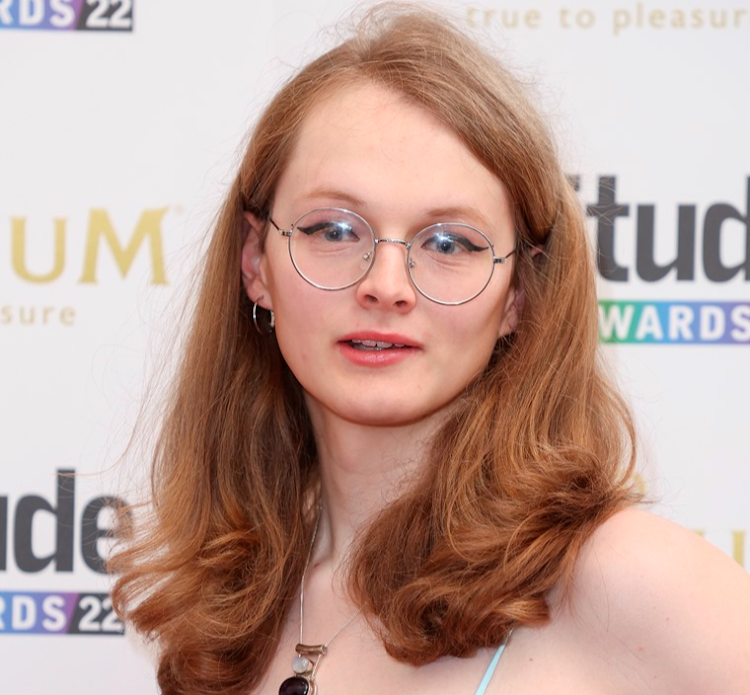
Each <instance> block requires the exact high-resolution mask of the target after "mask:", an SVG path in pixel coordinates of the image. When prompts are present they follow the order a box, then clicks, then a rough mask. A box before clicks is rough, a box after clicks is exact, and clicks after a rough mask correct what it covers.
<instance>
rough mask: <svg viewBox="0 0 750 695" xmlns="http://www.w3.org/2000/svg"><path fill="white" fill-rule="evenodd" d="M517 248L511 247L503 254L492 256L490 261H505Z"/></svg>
mask: <svg viewBox="0 0 750 695" xmlns="http://www.w3.org/2000/svg"><path fill="white" fill-rule="evenodd" d="M516 250H517V249H513V250H512V251H511V252H510V253H506V254H505V255H504V256H493V257H492V262H493V263H505V261H507V260H508V259H509V258H510V257H511V256H512V255H513V254H514V253H515V252H516Z"/></svg>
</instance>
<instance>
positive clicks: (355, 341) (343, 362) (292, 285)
mask: <svg viewBox="0 0 750 695" xmlns="http://www.w3.org/2000/svg"><path fill="white" fill-rule="evenodd" d="M321 206H332V207H340V208H347V209H349V210H352V211H353V212H356V213H358V214H359V215H361V216H362V217H364V218H365V219H366V220H367V221H368V222H369V223H370V225H371V226H372V227H373V229H374V230H375V233H376V235H377V236H378V237H380V238H390V239H394V238H396V239H405V240H407V241H408V240H410V239H411V238H412V237H413V236H414V235H415V234H416V233H417V232H418V231H419V230H421V229H423V228H424V227H426V226H428V225H430V224H434V223H436V222H463V223H467V224H470V225H473V226H474V227H477V228H479V229H481V230H482V231H483V232H484V233H485V234H486V235H487V236H488V237H489V238H490V240H491V241H492V243H493V245H494V247H495V252H496V255H499V256H504V255H506V254H507V253H509V252H510V251H512V250H513V248H514V246H515V234H514V229H513V218H512V213H511V207H510V202H509V200H508V196H507V194H506V191H505V188H504V186H503V185H502V184H501V183H500V181H499V180H498V179H497V178H496V177H495V176H494V175H493V174H492V173H490V172H489V171H488V170H487V169H486V168H485V167H484V166H483V165H482V164H481V163H480V162H479V161H478V160H477V159H476V158H475V157H474V156H473V155H472V154H471V153H470V152H469V150H468V149H467V148H466V147H465V146H464V145H463V144H462V142H461V141H460V140H459V139H458V138H457V136H456V135H455V134H453V132H452V131H450V130H449V129H448V128H447V127H446V126H444V125H442V124H441V123H440V122H439V121H438V120H436V119H435V118H434V117H433V116H432V115H431V114H429V113H428V112H427V111H425V110H424V109H422V108H420V107H419V106H416V105H413V104H409V103H408V102H407V101H406V99H405V98H404V97H402V96H400V95H398V94H397V93H394V92H392V91H389V90H386V89H383V88H381V87H377V86H374V85H366V86H357V87H348V88H345V89H341V90H338V91H336V92H335V93H333V95H331V96H329V97H327V98H326V99H324V100H323V101H322V102H321V103H320V104H319V105H318V106H317V108H316V109H315V110H314V111H313V112H312V113H311V114H310V115H309V116H308V118H307V119H306V121H305V122H304V124H303V126H302V128H301V132H300V134H299V139H298V141H297V145H296V147H295V149H294V151H293V153H292V156H291V159H290V161H289V164H288V166H287V168H286V170H285V171H284V173H283V175H282V177H281V179H280V181H279V184H278V188H277V190H276V195H275V199H274V204H273V209H272V210H271V217H272V218H273V220H274V221H275V222H276V223H277V224H278V225H279V226H280V227H282V228H284V229H288V228H289V226H290V225H291V224H292V223H293V222H294V221H295V220H296V219H297V218H298V217H299V216H300V215H301V214H302V213H304V212H306V211H309V210H311V209H313V208H317V207H321ZM248 219H249V221H250V224H251V227H252V231H251V233H250V234H249V236H248V240H247V242H246V243H245V247H244V249H243V272H244V273H245V275H246V277H247V280H246V286H247V291H248V295H249V296H250V298H251V299H252V300H253V301H255V300H257V299H258V298H259V297H260V296H261V295H262V299H261V300H260V301H259V304H260V305H261V306H263V307H266V308H268V309H272V310H273V311H274V312H275V320H276V338H277V340H278V345H279V348H280V350H281V352H282V354H283V356H284V359H285V360H286V362H287V364H288V365H289V367H290V368H291V370H292V372H293V373H294V374H295V376H296V377H297V379H298V380H299V382H300V384H301V385H302V387H303V388H304V390H305V392H306V398H307V402H308V406H309V408H310V411H311V416H312V417H313V421H314V422H316V421H317V422H320V418H334V419H343V420H346V421H350V422H355V423H359V424H363V425H372V426H397V425H407V424H415V423H419V422H422V421H426V420H430V419H434V418H435V417H439V416H440V414H441V413H442V412H443V411H444V410H445V409H446V408H447V407H448V406H449V405H450V404H451V402H452V401H453V400H454V399H455V398H456V396H457V395H459V394H460V393H461V391H462V390H463V389H464V388H465V387H466V385H467V384H468V383H469V382H470V381H471V380H472V379H474V377H476V376H477V375H478V374H480V373H481V372H482V371H483V370H484V368H485V367H486V365H487V363H488V361H489V359H490V357H491V354H492V351H493V348H494V346H495V344H496V342H497V340H498V338H500V337H501V336H503V335H506V334H507V333H509V332H511V331H512V330H513V328H514V326H515V321H516V319H517V317H516V307H515V305H514V289H513V287H511V275H512V262H513V257H511V258H510V259H509V261H508V262H507V263H505V264H498V265H496V266H495V269H494V272H493V275H492V279H491V281H490V283H489V285H488V286H487V287H486V289H485V290H484V291H483V292H482V293H481V294H480V295H479V296H477V297H476V298H475V299H473V300H472V301H470V302H468V303H466V304H462V305H458V306H444V305H440V304H436V303H435V302H432V301H430V300H429V299H427V298H426V297H424V296H422V295H421V294H419V292H417V290H416V289H415V288H414V286H413V285H412V283H411V281H410V279H409V275H408V272H407V268H406V263H405V257H406V249H405V248H404V247H403V246H402V245H399V244H393V243H383V244H380V245H379V246H378V247H377V252H376V255H375V262H374V265H373V266H372V268H371V270H370V272H369V274H368V275H366V276H365V278H364V279H362V280H361V281H360V282H358V283H357V284H356V285H354V286H352V287H348V288H346V289H343V290H337V291H325V290H321V289H318V288H316V287H313V286H312V285H310V284H309V283H308V282H307V281H305V280H304V279H303V278H302V277H301V276H300V275H299V274H298V273H297V271H296V270H295V268H294V266H293V265H292V262H291V260H290V256H289V251H288V246H287V243H288V242H287V239H286V238H285V237H284V236H282V235H280V234H279V233H278V232H277V231H276V230H275V229H273V227H270V228H269V231H268V237H267V240H266V244H265V249H264V251H263V252H262V253H261V252H260V250H259V246H258V243H257V239H258V236H259V235H260V234H261V231H262V229H263V227H264V226H265V223H264V222H263V221H260V220H257V219H255V218H253V217H252V216H248ZM362 341H365V342H364V343H363V342H362ZM373 341H375V343H377V344H375V345H373ZM389 345H393V346H392V347H388V346H389Z"/></svg>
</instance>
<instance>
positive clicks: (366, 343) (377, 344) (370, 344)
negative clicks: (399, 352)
mask: <svg viewBox="0 0 750 695" xmlns="http://www.w3.org/2000/svg"><path fill="white" fill-rule="evenodd" d="M350 342H351V343H352V345H361V346H362V347H365V348H374V349H376V350H387V349H388V348H392V347H396V348H402V347H404V344H403V343H386V342H384V341H382V340H358V339H357V338H352V340H351V341H350Z"/></svg>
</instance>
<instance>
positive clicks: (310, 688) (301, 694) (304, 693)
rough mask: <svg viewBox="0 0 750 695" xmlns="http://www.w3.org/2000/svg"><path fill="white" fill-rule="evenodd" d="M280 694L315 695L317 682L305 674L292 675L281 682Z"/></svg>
mask: <svg viewBox="0 0 750 695" xmlns="http://www.w3.org/2000/svg"><path fill="white" fill-rule="evenodd" d="M279 695H315V683H314V682H313V681H311V680H308V679H307V678H305V677H304V676H292V677H291V678H287V679H286V680H285V681H284V682H283V683H282V684H281V686H280V687H279Z"/></svg>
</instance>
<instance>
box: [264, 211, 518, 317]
mask: <svg viewBox="0 0 750 695" xmlns="http://www.w3.org/2000/svg"><path fill="white" fill-rule="evenodd" d="M268 221H269V222H270V223H271V224H272V225H273V227H275V228H276V230H277V231H278V232H279V234H281V236H284V237H286V239H287V244H288V249H289V257H290V258H291V261H292V265H293V266H294V268H295V269H296V271H297V272H298V273H299V275H300V276H301V277H302V278H303V279H304V280H306V281H307V282H308V283H309V284H311V285H312V286H313V287H316V288H318V289H321V290H327V291H335V290H343V289H346V288H347V287H351V286H353V285H355V284H357V283H358V282H360V280H362V279H363V278H364V277H365V276H366V275H367V274H368V272H369V271H370V269H371V268H372V266H373V263H374V261H375V252H376V249H377V247H378V244H381V243H392V244H400V245H401V246H403V247H404V248H405V249H406V269H407V272H408V274H409V278H410V280H411V283H412V284H413V285H414V288H415V289H416V290H417V291H418V292H419V293H420V294H421V295H423V296H424V297H426V298H427V299H429V300H431V301H433V302H436V303H437V304H443V305H447V306H453V305H459V304H465V303H466V302H469V301H471V300H472V299H474V298H475V297H477V296H478V295H479V294H481V293H482V291H483V290H484V289H485V288H486V287H487V285H489V283H490V280H491V279H492V275H493V273H494V268H495V265H497V264H498V263H500V264H504V263H506V261H507V260H508V258H510V257H511V256H512V255H513V254H514V253H516V249H513V250H512V251H511V252H510V253H508V254H506V255H505V256H497V255H496V254H495V249H494V246H493V245H492V242H491V241H490V239H489V238H488V237H487V235H486V234H485V233H484V232H482V231H481V230H479V229H477V228H476V227H473V226H471V225H469V224H464V223H462V222H439V223H437V224H432V225H429V226H428V227H425V228H424V229H422V230H421V231H419V232H418V233H417V234H416V235H415V236H414V237H413V239H412V240H411V241H406V240H405V239H393V238H378V237H377V236H376V235H375V231H374V229H373V228H372V226H371V225H370V223H369V222H367V220H365V219H364V218H363V217H362V216H361V215H358V214H357V213H355V212H352V211H351V210H347V209H345V208H336V207H321V208H314V209H312V210H308V211H307V212H305V213H304V214H302V215H300V217H298V218H297V220H296V221H295V222H294V223H292V225H291V226H290V227H289V228H288V229H282V228H281V227H279V225H277V224H276V222H274V221H273V219H272V218H271V217H270V216H269V217H268Z"/></svg>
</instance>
